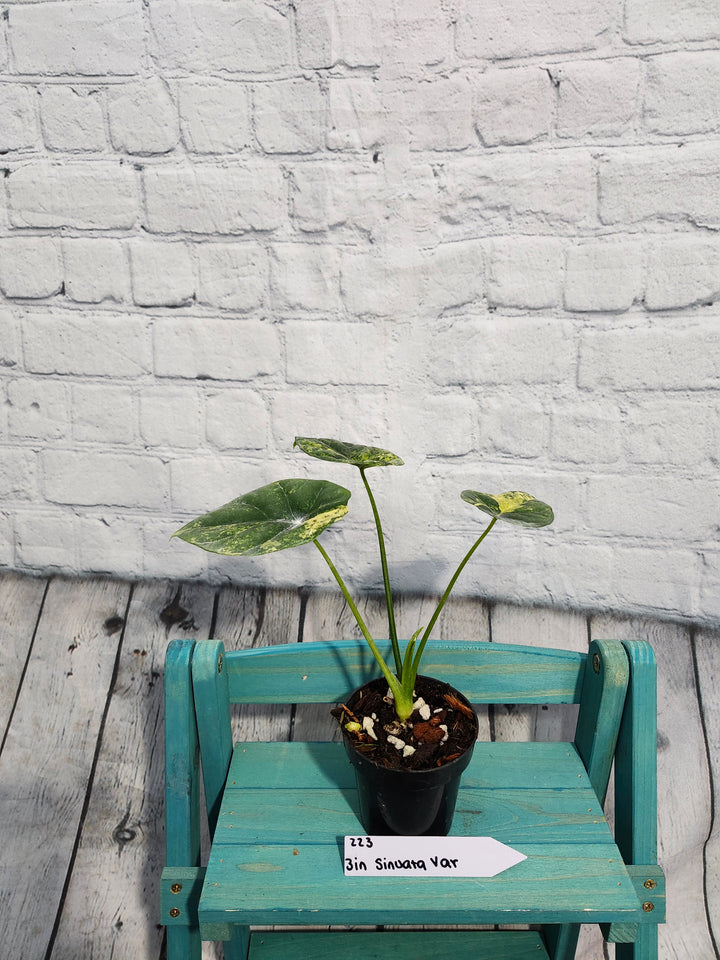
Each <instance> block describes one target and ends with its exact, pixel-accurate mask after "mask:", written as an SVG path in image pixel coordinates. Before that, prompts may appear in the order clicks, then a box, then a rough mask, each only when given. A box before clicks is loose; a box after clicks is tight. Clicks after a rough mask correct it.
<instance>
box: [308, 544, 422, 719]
mask: <svg viewBox="0 0 720 960" xmlns="http://www.w3.org/2000/svg"><path fill="white" fill-rule="evenodd" d="M313 543H314V544H315V546H316V547H317V548H318V550H319V551H320V553H321V554H322V555H323V557H324V559H325V562H326V563H327V565H328V567H330V572H331V573H332V575H333V576H334V577H335V580H336V581H337V585H338V586H339V587H340V589H341V590H342V594H343V596H344V597H345V600H346V601H347V605H348V606H349V607H350V610H351V611H352V615H353V616H354V617H355V621H356V622H357V625H358V626H359V627H360V630H361V631H362V635H363V637H365V640H366V641H367V645H368V646H369V647H370V651H371V653H372V655H373V656H374V657H375V660H376V661H377V665H378V666H379V667H380V669H381V671H382V674H383V676H384V677H385V679H386V680H387V682H388V686H389V687H390V689H391V690H392V693H393V696H394V697H395V705H396V707H397V706H398V705H401V704H403V703H404V702H405V700H406V697H405V695H404V691H403V688H402V686H401V684H400V682H399V680H398V678H397V677H395V676H393V674H392V673H391V672H390V668H389V667H388V665H387V664H386V663H385V660H384V658H383V655H382V654H381V653H380V651H379V650H378V648H377V645H376V643H375V641H374V640H373V638H372V635H371V634H370V631H369V630H368V628H367V626H366V624H365V621H364V620H363V618H362V617H361V616H360V611H359V610H358V608H357V606H356V604H355V601H354V600H353V598H352V597H351V596H350V593H349V591H348V588H347V587H346V586H345V582H344V580H343V578H342V577H341V576H340V574H339V572H338V571H337V569H336V568H335V564H334V563H333V562H332V560H331V559H330V557H329V556H328V555H327V552H326V551H325V550H324V549H323V547H322V544H321V543H320V541H319V540H313ZM410 696H411V699H412V691H411V692H410ZM400 719H401V720H402V719H404V718H403V717H401V718H400Z"/></svg>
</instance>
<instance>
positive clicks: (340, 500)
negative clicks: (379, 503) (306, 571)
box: [173, 480, 350, 557]
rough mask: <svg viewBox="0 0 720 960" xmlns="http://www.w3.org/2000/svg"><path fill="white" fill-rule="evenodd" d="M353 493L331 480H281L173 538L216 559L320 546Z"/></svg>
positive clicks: (199, 520) (205, 516)
mask: <svg viewBox="0 0 720 960" xmlns="http://www.w3.org/2000/svg"><path fill="white" fill-rule="evenodd" d="M349 499H350V491H349V490H346V489H345V487H340V486H338V485H337V484H336V483H330V482H329V481H327V480H278V481H276V482H275V483H269V484H268V485H267V486H265V487H259V488H258V489H257V490H252V491H251V492H250V493H246V494H245V495H244V496H242V497H238V498H237V499H236V500H231V501H230V503H226V504H225V505H224V506H222V507H219V508H218V509H217V510H211V511H210V513H205V514H203V516H201V517H197V518H196V519H195V520H191V521H190V523H186V524H185V526H184V527H182V529H180V530H178V531H177V533H174V534H173V536H174V537H180V539H181V540H186V541H187V542H188V543H193V544H195V545H196V546H198V547H202V548H203V550H209V551H210V552H211V553H220V554H223V555H225V556H247V557H253V556H260V555H262V554H264V553H275V552H276V551H277V550H287V549H288V548H290V547H297V546H299V545H300V544H302V543H309V542H310V541H312V540H315V539H316V538H317V537H318V536H319V535H320V534H321V533H322V532H323V530H325V529H326V528H327V527H329V526H330V524H331V523H335V521H336V520H340V518H341V517H344V516H345V514H346V513H347V512H348V506H347V503H348V500H349Z"/></svg>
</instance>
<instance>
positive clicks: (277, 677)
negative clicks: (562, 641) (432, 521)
mask: <svg viewBox="0 0 720 960" xmlns="http://www.w3.org/2000/svg"><path fill="white" fill-rule="evenodd" d="M379 646H380V649H381V651H382V652H383V655H386V656H387V657H388V658H389V657H390V646H389V643H387V642H383V643H382V644H379ZM404 646H405V644H404V643H402V644H401V647H403V648H404ZM585 659H586V656H585V654H582V653H578V652H575V651H570V650H549V649H545V648H538V647H527V646H521V645H516V644H500V643H484V642H479V641H478V642H472V641H440V640H438V641H431V642H430V643H429V644H428V646H427V648H426V651H425V656H424V658H423V662H422V671H421V672H422V673H423V674H425V675H428V676H433V677H436V678H437V679H439V680H444V681H445V682H447V683H450V684H452V685H453V686H454V687H456V688H458V689H459V690H461V691H462V692H463V693H464V694H465V696H466V697H468V699H469V700H471V701H472V702H473V703H579V701H580V692H581V689H582V677H583V666H584V663H585ZM226 666H227V670H228V678H229V684H230V699H231V701H232V702H233V703H337V702H339V701H342V700H343V699H345V697H347V695H348V694H349V693H350V692H351V691H352V690H354V689H355V688H356V687H359V686H361V685H362V684H363V683H366V682H367V681H368V680H371V679H373V678H374V677H377V676H378V675H379V670H378V667H377V664H376V663H375V661H374V659H373V657H372V654H371V653H370V651H369V650H368V648H367V645H366V644H365V643H364V642H363V641H357V640H340V641H335V642H317V643H302V644H287V645H285V646H275V647H256V648H253V649H251V650H235V651H228V652H227V653H226Z"/></svg>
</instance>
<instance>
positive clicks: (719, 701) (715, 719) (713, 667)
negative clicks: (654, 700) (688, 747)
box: [694, 630, 720, 956]
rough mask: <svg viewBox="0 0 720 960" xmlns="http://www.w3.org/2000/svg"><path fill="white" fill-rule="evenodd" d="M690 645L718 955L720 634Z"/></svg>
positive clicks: (708, 897)
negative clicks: (708, 798) (703, 755)
mask: <svg viewBox="0 0 720 960" xmlns="http://www.w3.org/2000/svg"><path fill="white" fill-rule="evenodd" d="M694 646H695V662H696V668H697V679H698V686H699V693H700V706H701V712H702V718H703V728H704V732H705V747H706V751H707V756H708V763H709V766H710V773H711V776H712V782H713V784H714V790H713V795H712V796H713V802H714V809H713V811H712V827H711V832H710V833H709V834H708V837H707V841H706V843H705V878H704V879H705V883H704V895H705V906H706V910H707V916H708V921H709V924H710V933H711V936H712V938H713V945H714V947H715V952H716V954H717V955H718V956H720V696H718V691H719V690H720V632H718V631H714V632H711V631H709V630H702V631H699V632H698V633H697V635H696V636H695V638H694Z"/></svg>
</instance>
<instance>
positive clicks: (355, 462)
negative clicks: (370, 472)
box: [293, 437, 404, 469]
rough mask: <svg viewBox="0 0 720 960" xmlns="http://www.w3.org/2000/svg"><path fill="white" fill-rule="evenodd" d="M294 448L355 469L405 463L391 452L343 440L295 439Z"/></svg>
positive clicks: (320, 458) (393, 465)
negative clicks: (346, 464)
mask: <svg viewBox="0 0 720 960" xmlns="http://www.w3.org/2000/svg"><path fill="white" fill-rule="evenodd" d="M293 446H294V447H300V449H301V450H302V451H303V453H307V454H308V455H309V456H311V457H317V459H318V460H329V461H330V463H349V464H351V465H352V466H354V467H361V468H363V469H365V468H367V467H401V466H403V463H404V461H403V460H401V459H400V457H398V456H397V455H396V454H394V453H390V451H389V450H382V449H381V448H380V447H366V446H363V445H362V444H359V443H345V442H344V441H342V440H328V439H327V438H325V437H295V443H293Z"/></svg>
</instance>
